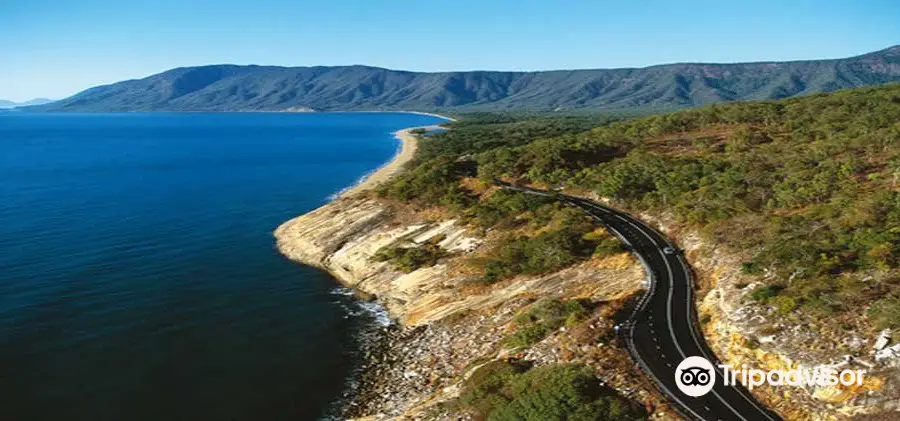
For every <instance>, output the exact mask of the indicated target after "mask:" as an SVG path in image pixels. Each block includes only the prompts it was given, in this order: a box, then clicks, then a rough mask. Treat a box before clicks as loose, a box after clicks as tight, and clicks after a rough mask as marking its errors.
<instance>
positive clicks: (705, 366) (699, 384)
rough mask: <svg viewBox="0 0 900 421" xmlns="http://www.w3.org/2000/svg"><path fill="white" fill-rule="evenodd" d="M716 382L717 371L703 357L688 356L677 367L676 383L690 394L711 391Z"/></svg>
mask: <svg viewBox="0 0 900 421" xmlns="http://www.w3.org/2000/svg"><path fill="white" fill-rule="evenodd" d="M715 384H716V372H715V370H713V366H712V364H711V363H710V362H709V360H707V359H706V358H703V357H687V358H685V359H684V361H682V362H681V364H678V367H677V368H676V369H675V385H676V386H678V390H681V392H682V393H684V394H685V395H688V396H693V397H698V396H703V395H705V394H707V393H709V391H710V390H712V388H713V386H715Z"/></svg>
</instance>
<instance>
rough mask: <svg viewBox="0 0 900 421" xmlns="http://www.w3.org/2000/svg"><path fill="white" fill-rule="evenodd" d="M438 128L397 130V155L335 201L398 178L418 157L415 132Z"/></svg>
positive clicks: (435, 125) (335, 196) (424, 127)
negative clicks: (398, 148) (416, 156)
mask: <svg viewBox="0 0 900 421" xmlns="http://www.w3.org/2000/svg"><path fill="white" fill-rule="evenodd" d="M409 113H410V114H420V115H427V116H431V117H440V118H444V119H447V121H448V122H453V121H456V120H455V119H452V118H449V117H445V116H442V115H438V114H429V113H419V112H409ZM438 128H441V126H440V124H430V125H427V126H417V127H407V128H405V129H401V130H397V131H396V132H394V133H393V135H394V138H395V139H397V140H399V141H400V150H399V151H398V152H397V153H396V154H394V156H393V157H392V158H391V160H390V161H388V162H386V163H384V165H382V166H380V167H378V169H376V170H375V171H372V172H371V173H370V174H368V175H365V176H363V178H362V179H361V181H360V182H359V183H357V184H356V185H353V186H350V187H347V188H345V189H343V190H341V191H340V192H338V193H337V194H335V195H334V199H340V198H347V197H352V196H356V195H359V194H361V193H362V192H365V191H369V190H372V189H374V188H375V187H377V186H378V185H380V184H382V183H384V182H386V181H388V180H390V179H392V178H394V176H396V175H397V174H398V173H400V172H401V171H402V170H403V168H404V167H405V166H406V164H407V163H409V162H410V161H412V159H413V158H414V157H415V155H416V150H418V148H419V139H418V138H419V135H417V134H414V133H413V131H414V130H419V129H424V130H428V131H430V130H435V129H438Z"/></svg>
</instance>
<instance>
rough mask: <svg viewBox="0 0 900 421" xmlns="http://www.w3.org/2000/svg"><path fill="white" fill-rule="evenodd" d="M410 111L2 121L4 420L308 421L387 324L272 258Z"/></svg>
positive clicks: (384, 152) (325, 408)
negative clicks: (367, 339) (277, 240)
mask: <svg viewBox="0 0 900 421" xmlns="http://www.w3.org/2000/svg"><path fill="white" fill-rule="evenodd" d="M441 121H442V120H441V119H439V118H436V117H430V116H423V115H415V114H403V113H310V114H299V113H298V114H293V113H129V114H26V113H3V114H0V420H4V421H17V420H27V421H31V420H54V421H57V420H67V421H73V420H91V421H103V420H116V421H119V420H191V421H202V420H231V421H238V420H269V421H274V420H307V419H317V418H321V417H323V416H326V415H327V414H328V413H329V411H330V410H332V409H333V408H334V406H335V402H337V401H338V400H339V399H340V396H341V395H342V392H343V391H344V390H346V387H347V381H348V377H349V376H350V374H351V373H352V371H353V369H354V364H355V362H356V361H357V359H358V358H357V357H358V353H359V346H360V345H359V344H360V341H359V335H360V334H361V332H365V331H367V330H371V329H373V326H374V328H377V323H379V320H377V318H378V317H379V315H378V314H376V313H375V312H372V311H364V307H363V306H361V303H359V302H358V301H356V300H355V299H354V298H353V297H352V296H350V295H348V294H347V293H346V291H345V290H342V289H341V288H339V287H338V285H337V283H336V281H335V280H334V279H332V278H331V277H329V276H328V275H327V274H325V273H323V272H320V271H318V270H315V269H311V268H307V267H304V266H301V265H297V264H294V263H292V262H289V261H287V260H286V259H285V258H283V257H282V256H281V255H279V254H278V252H277V251H276V250H275V248H274V239H273V237H272V231H273V230H274V229H275V228H276V227H277V226H278V225H279V224H281V223H282V222H284V221H286V220H288V219H290V218H292V217H294V216H296V215H299V214H301V213H304V212H306V211H309V210H311V209H314V208H316V207H318V206H321V205H322V204H324V203H325V202H327V201H328V200H329V197H332V195H334V194H335V193H336V192H338V191H340V190H341V189H343V188H345V187H347V186H349V185H352V184H354V183H356V182H357V181H358V180H359V179H360V178H361V177H362V176H363V175H364V174H366V173H368V172H371V171H373V170H374V169H376V168H377V167H379V166H380V165H382V164H383V163H385V162H386V161H388V160H389V159H390V157H391V156H393V155H394V154H395V153H396V151H397V149H398V142H397V140H395V139H393V136H392V134H391V133H392V132H394V131H396V130H398V129H401V128H406V127H411V126H420V125H428V124H436V123H439V122H441Z"/></svg>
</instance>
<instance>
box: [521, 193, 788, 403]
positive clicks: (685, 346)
mask: <svg viewBox="0 0 900 421" xmlns="http://www.w3.org/2000/svg"><path fill="white" fill-rule="evenodd" d="M504 187H505V188H508V189H513V190H518V191H522V192H525V193H530V194H537V195H542V196H556V197H558V198H559V199H560V200H562V201H564V202H566V203H569V204H571V205H574V206H577V207H579V208H581V209H583V210H584V211H586V212H587V213H588V214H590V215H591V216H592V217H594V218H595V219H597V220H598V221H600V222H601V223H602V224H603V225H605V226H606V227H607V228H608V229H609V231H611V232H612V233H613V234H615V235H616V236H617V237H619V239H620V240H622V242H623V243H625V244H626V246H628V247H629V248H630V250H631V251H632V252H633V253H634V254H635V256H637V258H638V259H639V260H640V261H641V263H642V264H643V265H644V267H645V268H646V270H647V273H648V278H649V281H650V282H649V289H648V291H647V293H646V294H645V295H644V296H643V297H642V298H641V300H640V301H639V302H638V304H637V306H636V307H635V309H634V312H633V313H632V315H631V318H630V319H629V320H628V322H627V323H626V324H624V325H623V328H622V329H621V332H620V333H621V334H622V335H623V336H624V337H625V340H626V343H627V346H628V352H629V354H631V357H632V359H634V360H635V362H636V363H637V364H638V365H639V366H640V367H641V369H642V370H643V371H644V372H645V373H646V374H647V375H648V376H649V377H650V378H651V379H652V380H653V382H654V383H655V384H656V386H657V387H658V388H659V390H660V391H661V392H662V393H663V394H665V395H666V396H667V397H668V398H669V399H670V400H671V403H672V404H673V406H674V407H675V408H677V409H678V410H679V411H680V412H681V414H682V415H683V416H685V417H687V418H689V419H697V420H723V421H731V420H744V421H756V420H760V421H767V420H768V421H775V420H780V419H781V418H780V417H779V416H778V415H776V414H775V413H773V412H772V411H770V410H768V409H767V408H766V407H764V406H763V405H762V404H760V403H759V402H757V401H756V399H754V398H753V396H751V395H750V393H749V392H748V391H747V390H746V389H745V388H743V387H741V386H725V385H724V384H723V383H722V378H723V377H722V373H721V370H719V369H718V367H717V368H716V385H715V387H714V388H713V390H712V391H711V392H710V393H708V394H706V395H704V396H700V397H696V398H695V397H690V396H687V395H685V394H684V393H682V392H681V391H680V390H679V389H678V387H677V386H676V385H675V368H676V367H677V366H678V364H679V363H681V361H682V360H684V359H685V358H686V357H690V356H700V357H704V358H706V359H707V360H709V361H711V362H712V363H713V365H716V364H718V362H719V360H718V359H717V358H716V357H715V355H714V354H713V353H712V351H711V350H710V349H709V347H708V346H707V345H706V342H705V341H704V340H703V335H702V334H701V333H700V330H699V328H698V323H697V314H696V311H695V309H694V299H693V287H692V284H693V281H692V274H691V270H690V268H689V266H688V264H687V262H685V260H684V257H682V255H681V254H680V253H678V252H674V253H671V254H669V253H666V252H665V250H666V249H667V248H671V249H670V250H669V251H670V252H671V251H672V250H677V249H675V246H674V245H673V244H672V243H670V242H669V240H668V239H667V238H666V237H665V236H664V235H662V234H660V233H659V232H657V231H656V230H654V229H653V228H650V227H649V226H647V225H646V224H645V223H643V222H641V221H640V220H638V219H637V218H634V217H632V216H631V215H629V214H627V213H624V212H620V211H618V210H615V209H612V208H609V207H607V206H603V205H600V204H598V203H595V202H593V201H590V200H586V199H582V198H578V197H574V196H568V195H564V194H557V193H551V192H547V191H542V190H535V189H530V188H525V187H518V186H512V185H504Z"/></svg>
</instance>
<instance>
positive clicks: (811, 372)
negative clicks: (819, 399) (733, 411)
mask: <svg viewBox="0 0 900 421" xmlns="http://www.w3.org/2000/svg"><path fill="white" fill-rule="evenodd" d="M717 367H718V368H719V372H720V373H722V377H723V378H722V384H724V385H725V386H734V385H735V384H737V382H738V381H740V383H741V384H742V385H744V387H746V388H748V389H750V390H753V388H754V387H757V386H762V385H764V384H768V385H769V386H793V387H814V386H818V387H828V386H836V385H839V384H840V385H841V386H853V385H856V386H861V385H862V384H863V379H864V377H865V372H864V371H863V370H841V371H838V370H836V369H834V368H832V367H827V366H820V367H815V368H813V369H801V368H796V369H792V370H769V371H764V370H759V369H755V368H747V366H746V365H742V366H741V367H740V368H737V369H736V368H735V367H734V366H732V365H730V364H719V365H717ZM715 384H716V371H715V370H714V369H713V365H712V363H710V362H709V360H707V359H706V358H703V357H687V358H685V359H684V361H682V362H681V364H678V367H677V368H676V369H675V385H676V386H678V390H681V392H682V393H684V394H685V395H688V396H693V397H698V396H703V395H705V394H707V393H709V392H710V391H711V390H712V388H713V386H715Z"/></svg>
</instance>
